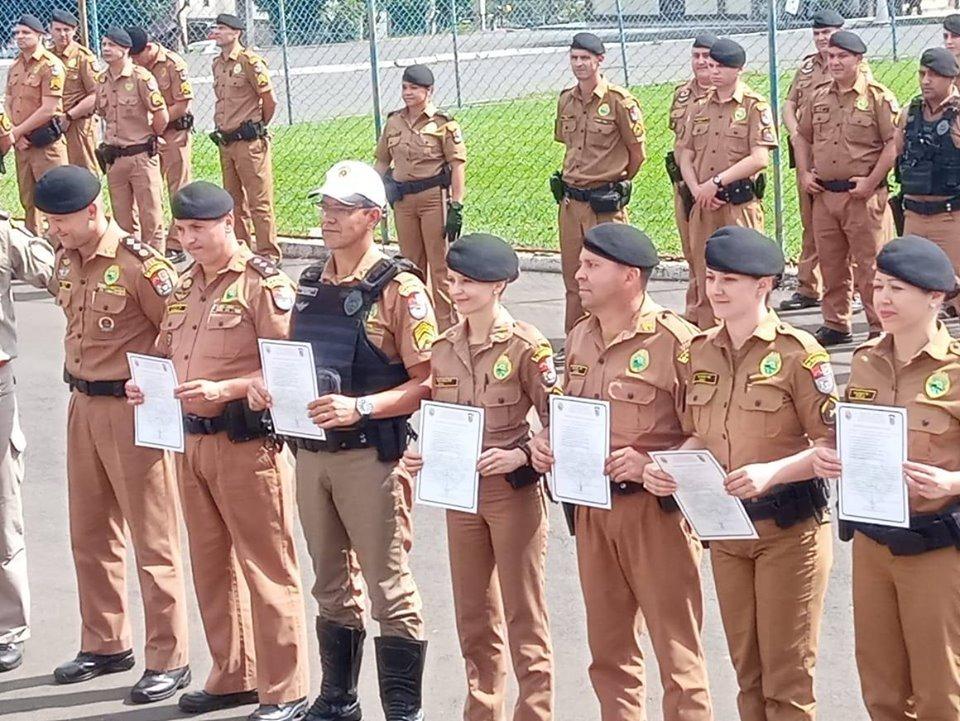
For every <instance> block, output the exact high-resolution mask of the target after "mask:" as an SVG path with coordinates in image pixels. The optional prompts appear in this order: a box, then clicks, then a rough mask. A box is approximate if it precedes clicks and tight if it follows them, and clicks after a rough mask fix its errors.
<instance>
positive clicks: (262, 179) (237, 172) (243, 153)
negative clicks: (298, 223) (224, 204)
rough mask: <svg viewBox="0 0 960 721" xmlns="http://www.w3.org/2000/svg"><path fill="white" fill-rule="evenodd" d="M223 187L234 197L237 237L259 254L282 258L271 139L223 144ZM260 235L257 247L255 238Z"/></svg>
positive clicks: (221, 163)
mask: <svg viewBox="0 0 960 721" xmlns="http://www.w3.org/2000/svg"><path fill="white" fill-rule="evenodd" d="M220 172H221V173H222V175H223V187H224V189H225V190H226V191H227V192H228V193H230V195H231V196H232V197H233V203H234V210H233V212H234V215H235V216H236V223H235V226H234V227H235V229H236V232H237V237H238V238H239V239H240V240H242V241H243V242H244V243H246V244H247V245H248V246H250V248H251V250H253V251H254V252H255V253H258V254H259V255H266V256H269V257H271V258H273V259H274V260H280V246H279V244H278V243H277V219H276V217H275V216H274V210H273V165H272V164H271V161H270V141H269V140H267V139H266V138H260V139H258V140H237V141H235V142H233V143H230V144H229V145H221V146H220ZM251 231H252V232H253V234H254V235H255V236H256V239H257V241H256V247H254V244H253V243H252V242H251V241H252V238H253V237H254V235H251Z"/></svg>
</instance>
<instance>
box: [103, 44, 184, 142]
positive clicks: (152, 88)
mask: <svg viewBox="0 0 960 721" xmlns="http://www.w3.org/2000/svg"><path fill="white" fill-rule="evenodd" d="M166 106H167V104H166V103H165V102H164V101H163V95H161V93H160V88H159V87H158V86H157V80H156V78H154V77H153V75H152V74H151V73H150V71H149V70H147V69H146V68H142V67H140V66H139V65H134V63H133V61H132V60H127V62H126V63H125V64H124V66H123V69H122V70H121V71H120V73H119V74H118V75H116V76H114V74H113V71H112V70H110V69H109V68H107V69H106V70H105V71H104V72H102V73H100V74H99V76H98V77H97V106H96V107H97V115H99V116H100V117H101V118H103V119H104V121H106V131H105V132H104V136H103V140H104V142H105V143H106V144H107V145H117V146H120V147H126V146H128V145H140V144H141V143H145V142H147V141H148V140H149V139H150V138H151V137H153V135H154V132H153V126H152V125H151V123H152V122H153V114H154V113H155V112H157V111H159V110H163V109H164V108H165V107H166Z"/></svg>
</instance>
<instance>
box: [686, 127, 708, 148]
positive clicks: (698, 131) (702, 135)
mask: <svg viewBox="0 0 960 721" xmlns="http://www.w3.org/2000/svg"><path fill="white" fill-rule="evenodd" d="M690 135H691V136H693V149H694V150H696V151H701V150H703V149H704V148H706V147H707V140H708V139H709V138H710V123H704V122H700V123H696V122H695V123H694V124H693V130H691V131H690Z"/></svg>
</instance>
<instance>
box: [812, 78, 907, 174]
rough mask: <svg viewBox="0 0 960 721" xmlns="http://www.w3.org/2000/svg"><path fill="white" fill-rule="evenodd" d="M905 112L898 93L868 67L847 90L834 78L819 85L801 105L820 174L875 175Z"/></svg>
mask: <svg viewBox="0 0 960 721" xmlns="http://www.w3.org/2000/svg"><path fill="white" fill-rule="evenodd" d="M899 112H900V106H899V105H898V104H897V99H896V98H895V97H894V95H893V93H891V92H890V91H889V90H887V89H886V88H885V87H884V86H882V85H881V84H880V83H878V82H876V81H874V80H872V79H870V78H869V77H868V76H867V75H866V74H865V73H863V72H861V73H860V75H859V76H858V77H857V81H856V83H854V85H853V87H852V88H851V89H850V90H848V91H846V92H842V91H841V90H840V88H839V86H838V85H837V84H836V82H835V81H833V80H831V81H830V82H829V83H826V84H825V85H821V86H820V87H819V88H817V89H815V90H814V91H813V93H812V94H811V95H810V97H809V99H808V100H807V101H806V102H805V103H804V104H803V106H802V107H801V110H800V114H799V116H798V118H797V121H798V122H797V130H798V132H799V133H800V135H802V136H803V138H804V139H805V140H806V141H807V142H808V143H810V145H811V148H812V155H813V166H814V167H815V168H816V171H817V176H818V177H820V178H822V179H823V180H847V179H848V178H852V177H855V176H863V175H869V174H870V172H871V171H872V170H873V168H874V166H875V165H876V164H877V160H879V158H880V154H881V153H882V152H883V147H884V145H885V144H886V143H887V142H888V141H889V140H891V139H892V138H893V137H894V134H895V133H896V127H897V114H898V113H899Z"/></svg>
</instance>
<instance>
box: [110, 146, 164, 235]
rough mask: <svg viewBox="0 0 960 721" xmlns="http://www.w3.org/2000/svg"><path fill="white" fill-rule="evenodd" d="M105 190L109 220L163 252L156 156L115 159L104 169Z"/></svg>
mask: <svg viewBox="0 0 960 721" xmlns="http://www.w3.org/2000/svg"><path fill="white" fill-rule="evenodd" d="M107 187H108V188H109V189H110V206H111V207H112V208H113V217H114V219H115V220H116V221H117V223H118V224H119V225H120V227H121V228H123V229H124V230H125V231H127V232H128V233H132V234H134V235H136V236H137V237H139V238H140V240H141V241H142V242H144V243H146V244H147V245H152V246H153V247H154V248H156V249H157V250H158V251H160V253H163V251H164V234H163V176H162V174H161V173H160V157H159V156H158V155H154V156H152V157H151V156H150V155H149V154H148V153H137V154H136V155H128V156H127V157H124V158H117V159H116V160H115V161H114V162H113V163H111V164H110V165H109V166H108V167H107Z"/></svg>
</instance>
